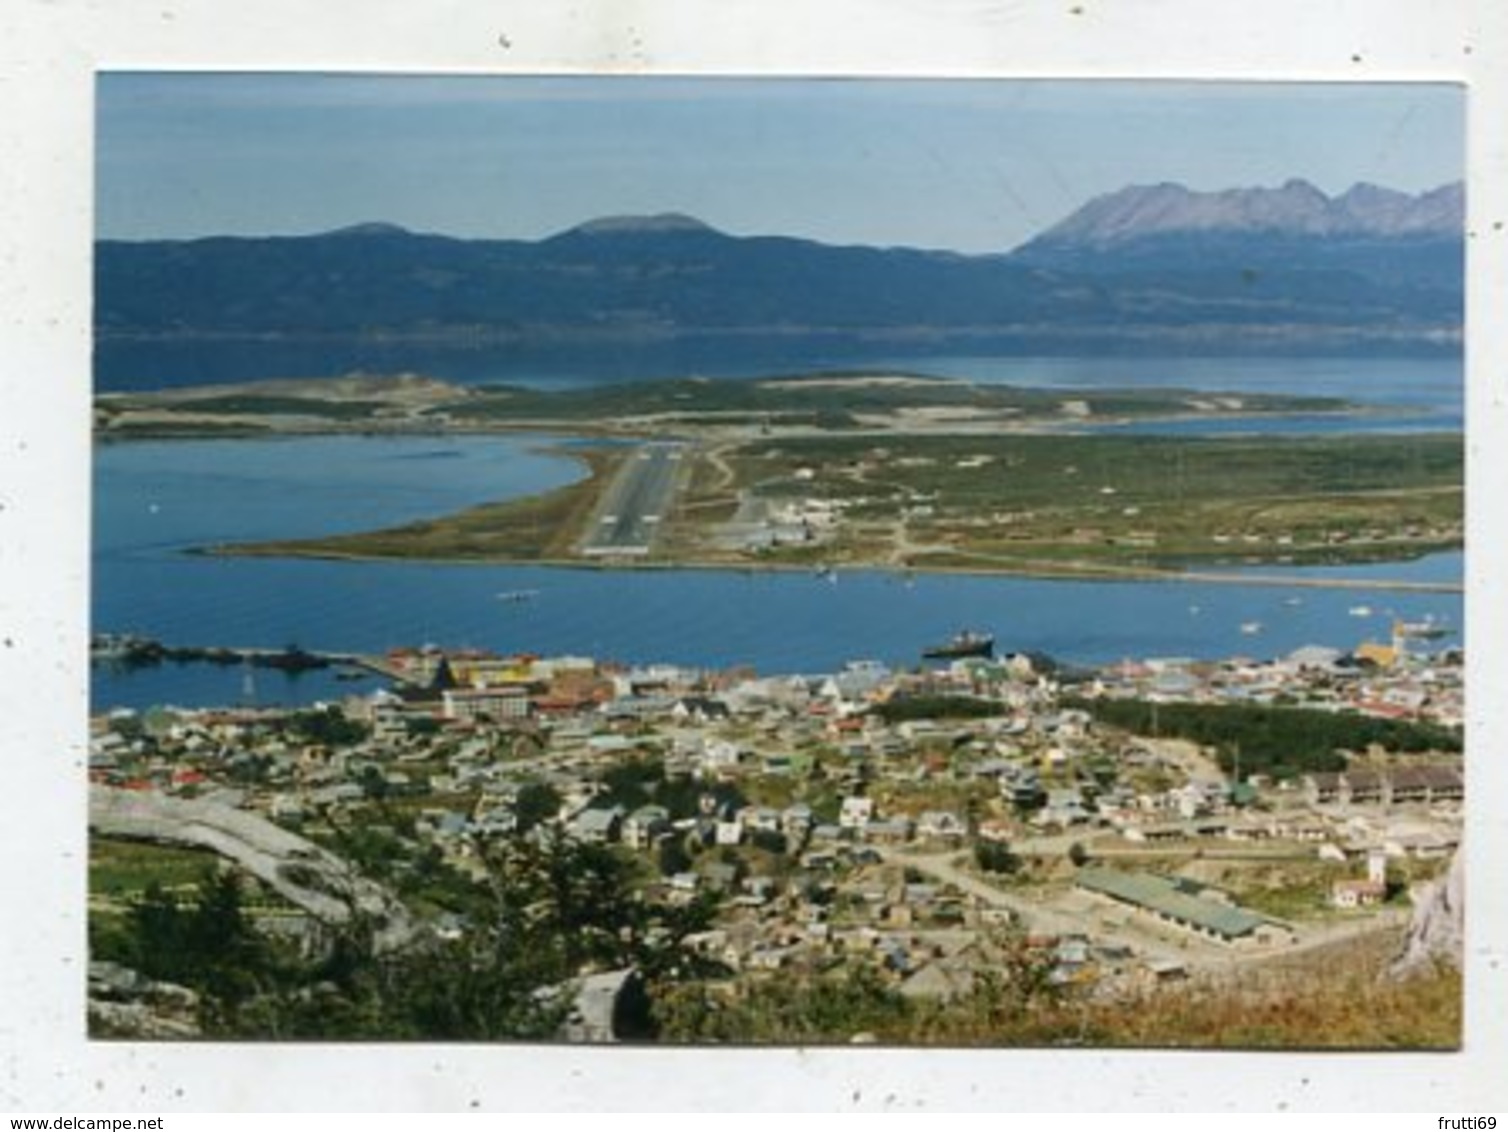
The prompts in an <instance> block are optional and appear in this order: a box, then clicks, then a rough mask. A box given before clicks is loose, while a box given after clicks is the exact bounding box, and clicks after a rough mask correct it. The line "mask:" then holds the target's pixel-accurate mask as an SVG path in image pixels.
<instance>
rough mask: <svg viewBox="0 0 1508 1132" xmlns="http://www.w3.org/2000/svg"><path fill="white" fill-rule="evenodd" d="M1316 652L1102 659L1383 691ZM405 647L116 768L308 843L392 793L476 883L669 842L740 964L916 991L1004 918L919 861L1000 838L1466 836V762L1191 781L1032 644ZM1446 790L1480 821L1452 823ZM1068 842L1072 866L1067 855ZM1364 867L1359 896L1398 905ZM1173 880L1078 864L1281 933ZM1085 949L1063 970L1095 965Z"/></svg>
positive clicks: (1248, 927)
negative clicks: (562, 859)
mask: <svg viewBox="0 0 1508 1132" xmlns="http://www.w3.org/2000/svg"><path fill="white" fill-rule="evenodd" d="M1301 660H1302V663H1301V662H1299V661H1295V660H1294V658H1288V659H1287V660H1285V661H1283V662H1277V663H1276V664H1275V665H1266V666H1255V665H1247V664H1246V663H1245V662H1228V663H1226V664H1224V665H1207V666H1204V665H1194V664H1192V663H1185V662H1170V661H1149V662H1142V663H1139V664H1135V665H1117V666H1113V667H1112V668H1110V669H1107V670H1105V671H1103V672H1100V673H1098V674H1095V676H1094V678H1093V680H1092V684H1093V688H1092V691H1094V692H1097V693H1098V694H1104V695H1116V694H1129V693H1130V692H1131V691H1133V690H1134V691H1138V692H1140V693H1141V694H1144V695H1162V694H1167V695H1172V694H1175V693H1176V694H1181V695H1183V696H1184V697H1185V698H1195V699H1197V698H1201V697H1203V696H1216V697H1217V698H1218V697H1219V696H1223V695H1224V694H1225V693H1226V692H1228V691H1229V690H1230V689H1232V688H1237V687H1244V688H1246V690H1247V692H1248V693H1251V692H1252V690H1253V689H1254V688H1257V687H1264V688H1274V687H1278V688H1282V689H1283V690H1285V691H1287V692H1288V693H1290V694H1292V693H1293V692H1294V691H1295V690H1296V689H1300V688H1304V687H1309V688H1314V689H1321V690H1324V691H1326V692H1328V691H1335V690H1339V689H1345V688H1351V689H1353V690H1354V689H1356V688H1357V687H1359V685H1358V684H1354V683H1348V682H1347V680H1337V679H1335V678H1334V673H1333V671H1331V670H1330V669H1326V668H1324V667H1323V666H1320V667H1318V668H1316V667H1315V666H1314V665H1313V664H1312V663H1310V661H1312V660H1313V658H1312V657H1306V658H1301ZM385 663H386V665H387V667H388V668H389V670H390V671H391V672H392V673H393V674H394V675H395V676H396V677H397V678H398V679H397V681H396V683H395V685H394V686H393V687H392V688H391V689H385V690H382V691H379V692H376V693H373V694H370V695H359V696H351V697H349V698H348V699H347V700H346V701H345V702H344V703H343V704H341V705H330V706H327V707H325V706H322V707H319V708H316V709H313V710H312V712H311V711H310V710H305V711H303V712H288V711H282V710H274V709H261V710H258V709H250V708H245V709H214V710H197V711H175V710H166V709H158V710H153V711H149V712H145V713H140V714H136V713H129V712H117V713H111V714H109V715H104V716H101V717H99V718H97V719H96V720H94V721H93V731H92V735H91V744H90V759H89V767H90V777H91V779H92V780H93V781H94V782H96V783H98V784H100V785H103V786H113V787H117V788H120V789H127V790H144V791H158V792H161V793H164V794H170V795H181V796H187V797H198V798H211V799H213V800H216V801H219V802H222V803H224V804H227V805H231V806H236V807H240V808H242V809H246V810H250V811H253V812H255V813H259V814H261V815H263V816H265V817H266V818H268V819H269V820H272V821H276V822H279V823H283V824H286V825H289V826H290V827H291V828H295V829H299V830H301V831H302V832H304V834H305V836H315V835H317V831H318V830H319V829H321V828H323V827H326V826H331V825H340V826H341V827H343V828H350V827H351V826H352V825H359V824H360V823H361V822H363V821H367V820H373V821H375V820H378V819H377V818H376V817H374V816H373V815H374V814H375V813H377V811H378V810H379V809H380V810H381V812H382V813H383V815H384V816H383V817H382V818H381V820H382V821H383V822H391V821H392V816H391V815H392V814H393V813H394V812H398V813H401V814H402V815H406V821H405V822H404V823H403V824H401V825H400V827H399V828H397V829H396V830H395V831H394V834H395V837H396V841H395V844H397V845H399V846H402V847H403V848H404V849H405V850H408V851H413V852H415V853H419V852H429V851H438V853H439V855H440V857H441V859H443V860H445V861H447V862H448V863H449V864H450V865H452V866H453V867H454V868H456V869H457V870H458V871H460V872H462V873H467V874H476V873H477V871H478V869H479V860H480V856H481V854H482V852H483V851H484V849H485V847H486V846H487V845H488V844H489V843H490V842H491V841H493V840H496V839H509V838H516V837H524V836H535V837H538V836H542V835H545V832H546V831H547V832H548V834H549V835H551V836H554V835H564V836H567V837H570V838H573V839H576V840H578V841H583V842H591V843H600V844H612V845H617V846H621V847H622V848H623V850H624V851H626V852H632V853H637V854H642V855H644V856H645V857H646V858H647V862H648V863H649V864H650V865H651V866H652V868H651V870H650V872H651V873H652V874H653V875H656V876H657V877H658V879H657V880H656V881H655V882H654V883H653V885H652V888H653V890H654V895H655V896H656V897H657V898H659V899H663V900H666V901H670V902H675V901H681V900H689V899H692V898H694V897H696V896H697V895H698V894H705V893H711V894H713V895H714V896H715V897H716V898H717V900H718V902H719V907H720V908H721V909H722V911H721V913H720V915H719V920H718V924H717V927H716V929H715V930H714V931H713V932H710V933H709V934H708V935H707V937H706V938H705V939H702V940H698V941H696V945H697V946H698V947H703V948H705V949H706V950H707V953H708V954H709V955H715V956H716V957H717V958H718V959H719V961H721V962H723V963H725V964H726V965H727V966H728V967H730V968H731V969H733V970H740V971H742V970H777V969H781V968H783V967H786V966H789V965H792V964H801V963H806V962H812V963H818V964H820V963H830V962H831V961H832V959H833V958H834V956H850V955H854V954H858V953H862V954H864V955H867V956H869V957H870V958H872V959H874V960H875V961H876V962H877V963H879V964H880V965H881V966H882V967H883V968H884V969H886V970H888V971H891V972H892V973H893V974H894V975H895V977H896V978H897V979H898V980H901V981H902V982H905V981H907V980H910V979H912V978H918V977H920V976H921V975H922V973H923V972H924V971H926V972H929V973H928V974H927V975H926V977H925V978H924V979H921V981H920V982H919V983H918V984H916V986H919V987H927V986H930V987H933V988H934V990H936V991H937V992H938V993H944V988H951V989H949V990H946V993H953V991H956V990H957V988H958V986H959V985H961V982H962V981H965V980H963V979H962V976H961V975H960V974H959V972H964V971H966V970H967V967H968V960H967V956H969V955H973V954H977V952H975V951H971V950H970V949H971V947H978V946H984V945H983V944H981V943H980V942H979V941H980V940H981V939H982V938H983V937H984V935H986V934H988V933H987V931H986V929H988V928H989V927H990V926H991V925H993V924H996V923H998V922H1000V920H1001V919H1002V916H1003V909H1002V907H1001V906H1000V905H998V904H995V903H992V902H990V901H988V900H982V899H981V898H980V896H979V894H978V893H977V892H965V891H961V890H960V889H958V888H957V887H955V886H953V885H951V884H948V883H945V882H937V883H933V882H932V881H930V880H924V879H917V878H916V877H912V876H910V875H909V874H908V870H907V869H906V868H905V866H904V860H905V857H906V855H908V854H923V855H930V856H939V855H941V856H948V855H950V854H951V855H952V856H953V859H955V860H957V861H960V862H965V863H967V862H968V860H969V858H968V855H967V854H966V851H968V850H970V849H972V848H974V847H975V846H977V845H980V844H982V843H988V842H991V841H995V842H1005V843H1009V844H1010V845H1011V846H1013V847H1016V848H1018V849H1029V848H1030V846H1031V845H1032V844H1033V842H1034V841H1035V840H1042V841H1043V842H1044V844H1045V843H1047V842H1050V841H1051V840H1052V839H1054V838H1062V837H1064V836H1067V837H1070V838H1072V837H1082V838H1084V839H1085V840H1086V841H1089V842H1090V843H1091V844H1096V845H1097V844H1099V842H1100V840H1105V841H1106V843H1107V844H1108V843H1110V842H1115V843H1118V844H1119V845H1121V846H1122V847H1123V848H1124V849H1126V850H1127V851H1134V850H1135V849H1136V848H1137V847H1138V846H1148V847H1150V846H1153V845H1157V844H1160V843H1163V842H1176V841H1194V840H1198V839H1219V840H1221V841H1223V842H1225V843H1229V844H1233V845H1234V844H1235V843H1240V842H1243V841H1245V842H1252V841H1264V842H1279V841H1282V842H1289V843H1292V844H1295V845H1304V844H1306V843H1313V845H1312V849H1309V850H1305V851H1306V852H1311V851H1312V852H1313V853H1314V854H1316V855H1317V856H1323V854H1324V852H1325V851H1326V850H1327V849H1328V850H1329V851H1330V852H1331V853H1333V854H1338V856H1334V857H1333V858H1332V859H1333V860H1335V861H1337V862H1338V863H1340V862H1347V861H1354V860H1359V859H1361V857H1363V856H1365V855H1366V854H1368V853H1369V852H1371V851H1374V850H1377V849H1378V848H1379V847H1385V848H1386V851H1387V853H1388V854H1390V855H1398V854H1408V855H1418V856H1425V855H1430V854H1438V853H1440V852H1443V851H1448V850H1449V848H1451V847H1453V845H1454V838H1455V837H1457V836H1458V831H1459V817H1458V812H1459V806H1460V802H1461V798H1462V781H1461V776H1460V772H1459V768H1458V767H1452V766H1450V765H1445V764H1444V763H1439V764H1434V763H1431V764H1419V765H1411V766H1402V765H1400V766H1394V767H1389V768H1388V769H1386V770H1385V771H1376V772H1374V771H1370V770H1367V769H1365V768H1363V767H1360V766H1358V767H1357V768H1356V769H1353V770H1347V771H1346V772H1343V773H1341V774H1337V775H1311V776H1308V777H1307V778H1306V779H1304V780H1303V781H1302V782H1300V783H1298V784H1296V785H1291V784H1275V783H1270V784H1260V785H1261V786H1262V789H1261V790H1260V791H1254V790H1252V789H1251V787H1250V786H1249V785H1248V784H1238V785H1235V786H1233V785H1232V784H1231V783H1229V782H1228V781H1226V780H1225V779H1224V778H1223V777H1221V776H1219V775H1218V772H1216V773H1214V774H1209V773H1205V774H1201V773H1197V772H1191V771H1190V769H1189V768H1188V767H1186V766H1184V765H1183V764H1181V763H1180V762H1179V761H1178V760H1177V759H1174V758H1170V757H1168V756H1167V754H1166V753H1165V752H1164V751H1163V750H1161V748H1160V745H1159V744H1157V743H1154V742H1148V741H1140V740H1135V739H1128V738H1127V737H1125V736H1123V735H1119V734H1116V733H1112V732H1106V731H1104V730H1102V729H1100V728H1098V727H1097V726H1096V725H1095V724H1094V723H1093V721H1092V718H1091V716H1090V715H1089V714H1088V713H1087V712H1084V711H1078V710H1065V709H1064V708H1063V707H1062V705H1061V703H1060V695H1059V693H1060V688H1059V686H1058V684H1057V683H1056V682H1055V679H1054V677H1053V676H1052V674H1051V673H1048V672H1042V671H1038V670H1037V669H1036V668H1035V667H1034V665H1033V662H1032V661H1031V660H1030V659H1029V658H1026V657H1023V656H1014V657H1009V658H1003V659H999V660H996V659H991V658H970V659H961V660H957V661H954V662H952V663H951V664H948V665H946V666H943V667H939V668H936V669H933V670H931V671H925V672H896V671H892V670H890V669H889V668H887V667H886V666H884V665H881V664H878V663H875V662H861V663H854V664H850V665H848V666H846V667H844V668H843V669H841V670H840V671H837V672H832V673H824V674H818V675H812V676H774V677H759V676H757V675H755V674H754V673H752V672H748V671H728V672H716V673H708V672H702V671H698V670H691V669H684V668H679V667H675V666H669V665H648V666H612V665H604V664H599V663H597V662H595V661H594V660H592V659H590V658H581V657H556V658H536V657H530V656H513V657H500V656H495V655H492V654H489V653H484V652H479V651H442V650H439V649H433V648H426V649H401V650H394V651H393V652H392V653H390V654H389V655H388V656H387V657H386V658H385ZM1432 671H1433V672H1437V673H1447V674H1449V679H1444V678H1441V679H1439V680H1437V679H1436V676H1435V675H1431V673H1430V672H1422V671H1413V670H1410V671H1409V672H1408V673H1407V674H1406V676H1405V674H1404V673H1402V672H1400V673H1399V674H1397V675H1398V678H1399V679H1400V680H1403V679H1406V680H1408V681H1428V682H1430V687H1431V696H1430V703H1431V704H1432V705H1434V707H1436V708H1438V707H1440V706H1441V705H1444V704H1446V703H1447V702H1448V700H1449V695H1448V689H1449V688H1450V687H1453V686H1455V683H1458V681H1459V669H1453V668H1452V667H1451V666H1450V665H1441V666H1439V668H1438V669H1435V670H1432ZM1277 672H1281V673H1283V678H1282V679H1281V680H1277V677H1276V675H1275V673H1277ZM1348 679H1349V678H1348ZM1356 679H1357V680H1362V679H1366V680H1372V681H1376V680H1377V679H1379V678H1378V677H1377V676H1376V675H1375V673H1374V674H1372V675H1369V676H1367V677H1365V678H1363V677H1357V678H1356ZM1189 681H1194V682H1195V683H1194V685H1193V686H1192V687H1191V686H1190V685H1189V683H1188V682H1189ZM1453 681H1454V682H1455V683H1453ZM1376 692H1377V687H1375V686H1374V687H1373V693H1376ZM939 699H941V700H946V701H948V702H953V703H969V702H974V703H976V704H977V703H988V705H989V706H990V708H991V710H990V711H989V712H987V713H978V714H977V715H976V714H975V713H969V712H965V713H961V714H960V715H959V716H956V717H954V716H946V715H945V717H944V718H936V717H933V716H930V715H928V714H926V713H918V712H908V711H891V710H885V709H889V708H896V707H898V706H904V705H905V704H906V703H907V702H908V701H915V702H923V703H925V702H928V701H936V700H939ZM311 715H314V716H316V717H320V716H323V717H327V718H329V719H339V720H342V721H346V722H348V723H352V724H356V725H359V726H357V727H356V729H355V732H354V733H353V734H350V735H338V736H335V737H331V736H330V735H328V734H325V733H324V732H323V731H321V729H320V728H318V727H314V728H311V727H310V726H309V717H310V716H311ZM314 722H316V723H319V722H321V719H320V718H316V719H315V721H314ZM634 765H642V766H645V767H652V772H649V773H647V776H646V777H645V779H644V788H643V789H642V790H640V791H639V792H638V793H637V794H632V792H630V793H629V794H623V793H621V792H620V793H615V792H614V789H613V788H612V787H611V785H610V782H609V779H610V778H611V772H613V771H614V770H615V769H616V768H623V767H625V766H634ZM672 786H673V787H674V789H673V790H672V789H670V787H672ZM541 798H543V799H544V800H545V801H544V802H543V803H542V804H543V806H544V810H543V812H541V811H540V805H541V803H540V799H541ZM379 803H380V804H381V805H380V806H379V805H378V804H379ZM531 803H532V804H531ZM1368 807H1370V809H1368ZM1442 807H1443V808H1444V809H1445V810H1447V811H1449V813H1450V814H1453V815H1457V816H1454V817H1449V816H1448V817H1447V819H1446V820H1442V821H1437V820H1435V817H1434V811H1436V810H1438V809H1441V808H1442ZM1406 821H1413V822H1414V823H1415V826H1416V827H1415V828H1412V829H1410V828H1407V827H1406ZM1400 822H1405V825H1400V824H1399V823H1400ZM1055 852H1056V854H1057V856H1058V858H1059V859H1061V857H1062V849H1061V847H1059V848H1058V849H1057V850H1056V851H1055ZM1343 879H1347V880H1348V884H1347V885H1343V886H1341V887H1338V888H1337V889H1336V893H1337V895H1336V896H1335V898H1334V902H1335V903H1336V904H1337V905H1338V906H1342V907H1359V906H1363V905H1365V904H1367V903H1370V902H1371V901H1372V900H1373V898H1374V897H1377V898H1380V896H1378V894H1377V892H1376V891H1374V888H1368V887H1367V886H1366V885H1365V884H1357V885H1350V884H1349V878H1343ZM1164 881H1166V878H1163V879H1161V880H1159V879H1158V875H1157V874H1153V873H1146V874H1141V873H1137V872H1135V871H1134V870H1132V871H1126V870H1118V869H1111V868H1102V869H1099V870H1098V871H1087V870H1079V873H1078V875H1077V881H1076V883H1077V884H1078V886H1079V887H1080V889H1082V890H1083V891H1086V892H1091V893H1093V894H1094V895H1096V896H1097V897H1098V898H1101V899H1104V900H1108V901H1113V902H1119V903H1123V904H1129V905H1132V906H1134V907H1135V908H1136V909H1137V910H1139V912H1141V913H1145V915H1146V916H1147V917H1149V918H1150V919H1155V920H1160V921H1161V922H1165V923H1169V924H1173V925H1174V926H1176V927H1179V928H1180V929H1181V930H1186V931H1188V932H1190V933H1192V934H1194V935H1198V936H1202V937H1204V938H1206V939H1209V940H1213V941H1216V942H1219V943H1222V944H1226V943H1236V944H1244V943H1247V942H1250V941H1253V940H1257V941H1260V942H1262V943H1264V944H1270V943H1271V942H1272V940H1271V939H1269V938H1268V937H1269V936H1270V935H1272V933H1273V932H1275V931H1277V929H1276V928H1274V927H1273V926H1271V925H1270V923H1269V922H1268V921H1266V920H1263V919H1262V918H1261V917H1251V915H1250V914H1249V913H1244V912H1242V913H1241V914H1236V913H1237V912H1239V911H1240V910H1232V909H1230V908H1229V907H1226V906H1216V907H1213V908H1212V907H1207V906H1206V905H1208V904H1209V902H1210V899H1211V898H1210V896H1209V894H1200V893H1197V892H1190V891H1185V890H1184V889H1183V888H1180V887H1178V886H1177V885H1175V886H1174V888H1171V889H1170V888H1168V887H1167V886H1166V884H1165V883H1164ZM1168 883H1172V882H1168ZM1342 888H1344V889H1345V895H1344V896H1342V895H1341V889H1342ZM1243 917H1248V918H1243ZM1005 918H1008V917H1005ZM452 926H453V925H452ZM947 933H962V934H961V936H960V937H959V938H958V939H954V938H952V937H951V936H949V935H948V934H947ZM1054 946H1056V944H1054ZM1071 959H1072V957H1071V956H1070V957H1068V958H1065V959H1064V961H1063V970H1064V971H1069V972H1071V971H1082V970H1083V969H1084V966H1083V964H1082V963H1081V964H1075V963H1074V962H1071V961H1070V960H1071ZM1064 977H1067V975H1065V976H1064ZM913 992H914V993H922V991H920V990H917V989H916V987H913ZM908 993H911V992H908Z"/></svg>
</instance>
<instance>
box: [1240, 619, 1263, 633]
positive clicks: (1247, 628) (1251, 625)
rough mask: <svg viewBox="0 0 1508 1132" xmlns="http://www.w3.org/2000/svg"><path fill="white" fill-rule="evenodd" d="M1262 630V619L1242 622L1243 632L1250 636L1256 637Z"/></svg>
mask: <svg viewBox="0 0 1508 1132" xmlns="http://www.w3.org/2000/svg"><path fill="white" fill-rule="evenodd" d="M1261 631H1262V622H1260V621H1243V622H1241V632H1243V633H1245V634H1246V635H1247V636H1248V637H1254V636H1256V635H1257V634H1258V633H1260V632H1261Z"/></svg>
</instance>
